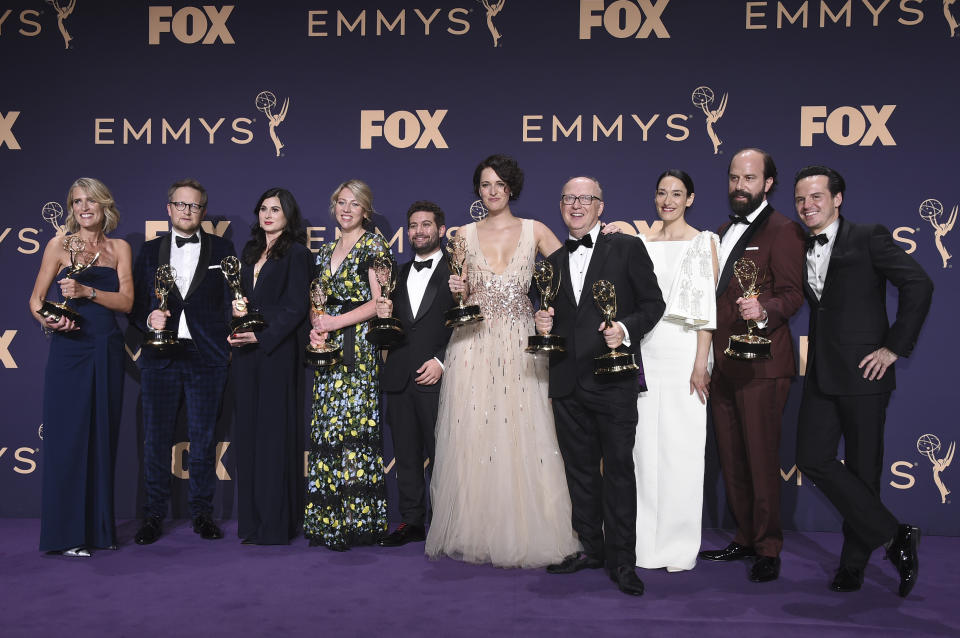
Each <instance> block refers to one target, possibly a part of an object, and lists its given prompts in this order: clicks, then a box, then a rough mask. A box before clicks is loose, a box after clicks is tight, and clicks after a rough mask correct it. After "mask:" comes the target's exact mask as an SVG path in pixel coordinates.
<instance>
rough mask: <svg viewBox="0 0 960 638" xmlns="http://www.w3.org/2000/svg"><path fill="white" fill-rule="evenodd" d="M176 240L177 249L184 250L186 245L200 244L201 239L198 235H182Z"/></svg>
mask: <svg viewBox="0 0 960 638" xmlns="http://www.w3.org/2000/svg"><path fill="white" fill-rule="evenodd" d="M176 239H177V248H183V245H184V244H199V243H200V237H198V236H197V235H191V236H190V237H181V236H180V235H177V237H176Z"/></svg>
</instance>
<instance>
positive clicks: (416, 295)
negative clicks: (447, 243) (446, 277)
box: [407, 248, 446, 317]
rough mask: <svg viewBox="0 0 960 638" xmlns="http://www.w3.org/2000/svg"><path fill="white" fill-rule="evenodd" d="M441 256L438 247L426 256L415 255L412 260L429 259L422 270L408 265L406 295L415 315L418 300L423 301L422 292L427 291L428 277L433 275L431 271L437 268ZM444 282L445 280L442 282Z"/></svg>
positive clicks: (417, 309) (418, 305)
mask: <svg viewBox="0 0 960 638" xmlns="http://www.w3.org/2000/svg"><path fill="white" fill-rule="evenodd" d="M442 258H443V251H442V250H440V249H439V248H438V249H437V251H436V252H435V253H433V254H431V255H428V256H427V257H421V256H420V255H417V256H416V257H414V259H413V261H414V262H417V261H426V260H428V259H429V260H431V261H432V263H431V264H430V265H429V266H427V267H426V268H424V269H422V270H417V269H416V268H414V267H413V266H410V272H409V273H408V274H407V296H408V297H409V298H410V311H411V312H412V313H413V316H414V317H416V316H417V312H419V311H420V302H422V301H423V294H424V293H425V292H426V291H427V284H428V283H430V277H433V271H435V270H436V269H437V264H439V263H440V260H441V259H442ZM444 283H446V282H444Z"/></svg>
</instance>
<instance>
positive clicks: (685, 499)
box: [633, 231, 719, 571]
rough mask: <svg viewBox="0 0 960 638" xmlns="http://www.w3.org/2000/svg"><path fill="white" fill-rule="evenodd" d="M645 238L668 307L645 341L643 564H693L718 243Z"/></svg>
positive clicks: (638, 460) (709, 238)
mask: <svg viewBox="0 0 960 638" xmlns="http://www.w3.org/2000/svg"><path fill="white" fill-rule="evenodd" d="M711 243H713V244H714V246H715V247H716V248H717V250H718V251H719V246H718V244H719V240H718V238H717V236H716V235H715V234H713V233H711V232H709V231H704V232H701V233H700V234H699V235H697V236H696V237H694V238H693V239H691V240H689V241H655V242H645V245H646V247H647V253H648V254H649V255H650V259H651V261H653V269H654V272H655V273H656V275H657V284H659V286H660V290H662V291H663V297H664V300H665V301H666V304H667V308H666V311H665V312H664V314H663V318H662V319H661V320H660V321H659V322H658V323H657V325H656V326H654V328H653V330H651V331H650V332H649V333H647V334H646V335H645V336H644V338H643V341H641V342H640V349H641V351H642V352H643V369H644V375H645V377H646V382H647V391H646V392H641V393H640V396H639V398H638V399H637V413H638V416H639V420H638V423H637V438H636V442H635V444H634V448H633V464H634V468H635V470H636V473H637V566H639V567H644V568H647V569H656V568H660V567H666V568H667V569H668V570H669V571H681V570H687V569H693V566H694V564H695V563H696V560H697V552H699V551H700V528H701V515H702V509H703V472H704V447H705V445H706V436H707V406H705V405H704V404H702V403H700V399H698V398H697V395H696V394H690V373H691V372H692V371H693V362H694V360H695V359H696V356H697V333H698V331H699V330H713V329H714V328H716V323H717V320H716V297H715V293H714V290H715V288H716V287H715V285H714V282H713V258H712V252H711V249H710V244H711Z"/></svg>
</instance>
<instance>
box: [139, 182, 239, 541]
mask: <svg viewBox="0 0 960 638" xmlns="http://www.w3.org/2000/svg"><path fill="white" fill-rule="evenodd" d="M167 200H168V202H167V213H168V214H169V215H170V224H171V226H172V230H171V232H170V233H169V234H168V235H164V236H162V237H158V238H156V239H153V240H151V241H148V242H146V243H145V244H144V245H143V247H142V248H141V249H140V254H139V255H138V256H137V261H136V264H135V265H134V269H133V282H134V291H135V294H134V303H133V310H132V311H131V312H130V323H131V324H132V325H134V326H136V327H137V328H139V329H140V330H141V331H146V330H149V329H155V330H162V329H165V328H167V329H169V330H172V331H175V332H176V333H177V337H178V339H179V341H180V347H179V348H178V349H177V351H176V352H174V353H173V354H172V355H160V354H158V353H155V352H152V351H151V350H150V348H148V347H143V348H142V349H141V356H140V358H139V360H138V364H139V366H140V369H141V375H140V389H141V395H142V398H143V429H144V443H143V465H144V482H145V483H146V492H147V493H146V502H145V504H144V521H143V524H142V525H141V527H140V529H139V530H138V531H137V533H136V535H135V536H134V541H135V542H136V543H137V544H139V545H148V544H150V543H153V542H154V541H156V540H157V539H158V538H160V534H161V533H162V530H163V528H162V523H163V519H164V517H165V516H166V514H167V502H168V501H169V499H170V447H171V445H173V435H174V426H175V424H176V420H177V412H178V411H179V409H180V402H181V400H182V399H185V400H186V406H187V432H188V435H189V437H190V487H189V503H190V512H191V516H192V517H193V531H194V532H196V533H197V534H200V536H201V537H203V538H205V539H211V540H212V539H217V538H223V532H222V531H221V530H220V528H219V527H218V526H217V524H216V523H214V521H213V519H212V518H211V514H212V513H213V494H214V489H215V487H216V474H215V462H216V458H215V452H216V441H214V436H213V434H214V426H215V425H216V422H217V414H218V412H219V411H220V402H221V399H222V396H223V389H224V386H225V385H226V381H227V365H228V364H229V362H230V352H229V351H230V347H229V345H228V344H227V334H228V332H229V328H228V323H227V322H228V318H229V316H230V298H231V297H230V291H229V288H228V286H227V285H226V282H225V281H224V278H223V275H222V274H221V272H220V261H221V260H222V259H223V258H224V257H227V256H228V255H234V254H235V253H234V250H233V245H232V244H231V243H230V242H229V241H227V240H225V239H223V238H221V237H218V236H216V235H210V234H207V233H205V232H204V231H203V229H201V228H200V222H201V221H202V220H203V217H204V215H205V214H206V211H207V192H206V190H205V189H204V188H203V186H201V185H200V184H199V183H198V182H197V181H196V180H192V179H184V180H180V181H178V182H176V183H174V184H173V185H172V186H171V187H170V190H169V191H168V193H167ZM162 264H170V265H171V266H173V268H174V269H175V270H176V273H177V278H176V285H175V286H173V287H172V289H171V290H170V294H169V295H168V296H167V304H168V309H167V310H163V311H162V310H159V308H158V307H157V306H158V300H157V299H156V298H155V295H154V277H155V275H156V271H157V267H158V266H160V265H162ZM168 326H169V328H168Z"/></svg>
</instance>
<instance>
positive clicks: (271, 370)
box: [227, 188, 313, 545]
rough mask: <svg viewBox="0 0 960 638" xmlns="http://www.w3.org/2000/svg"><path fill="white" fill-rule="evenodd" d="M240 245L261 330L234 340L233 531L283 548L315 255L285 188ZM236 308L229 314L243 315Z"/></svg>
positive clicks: (292, 505)
mask: <svg viewBox="0 0 960 638" xmlns="http://www.w3.org/2000/svg"><path fill="white" fill-rule="evenodd" d="M253 212H254V215H255V216H256V219H257V221H256V222H255V223H254V224H253V227H252V228H251V235H252V236H251V238H250V240H249V241H248V242H247V244H246V245H245V246H244V247H243V254H242V261H243V268H242V270H241V271H240V273H241V274H240V279H241V285H242V287H243V291H244V292H245V293H246V295H247V301H248V305H247V308H248V309H249V308H252V309H254V310H256V311H257V312H260V313H261V314H262V315H263V318H264V321H266V323H267V325H266V327H265V328H263V329H262V330H259V331H256V332H241V333H237V334H233V335H231V336H230V337H228V338H227V341H228V342H229V343H230V345H231V346H233V362H232V374H233V379H234V386H233V387H234V406H235V408H236V411H235V414H234V427H233V441H234V445H235V450H236V459H237V533H238V535H239V536H240V539H241V540H242V541H243V542H244V543H245V544H256V545H284V544H287V543H289V542H290V539H292V538H293V537H294V536H296V534H297V530H298V528H299V526H300V521H301V520H302V518H303V491H304V478H303V425H302V422H303V409H304V404H303V402H304V399H305V397H304V392H303V383H304V378H303V375H304V368H303V361H302V358H301V355H302V353H303V348H304V346H305V345H306V336H307V312H308V310H309V306H310V304H309V299H308V290H309V286H310V274H311V272H312V271H313V254H312V253H311V252H310V250H309V249H308V248H307V247H306V245H305V244H306V240H307V233H306V231H305V230H304V228H303V223H302V219H301V216H300V207H299V206H297V200H296V199H294V197H293V194H292V193H291V192H290V191H288V190H286V189H283V188H271V189H269V190H267V191H266V192H265V193H263V195H261V196H260V199H259V200H258V201H257V205H256V206H255V207H254V209H253ZM246 313H247V310H244V311H240V310H238V309H237V306H236V302H234V307H233V315H234V316H235V317H240V316H243V315H245V314H246Z"/></svg>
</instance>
